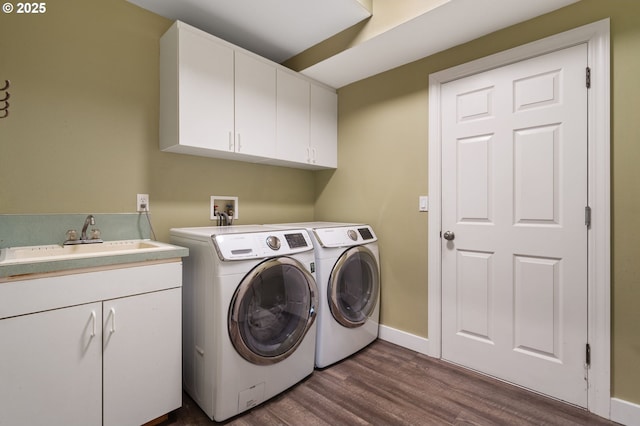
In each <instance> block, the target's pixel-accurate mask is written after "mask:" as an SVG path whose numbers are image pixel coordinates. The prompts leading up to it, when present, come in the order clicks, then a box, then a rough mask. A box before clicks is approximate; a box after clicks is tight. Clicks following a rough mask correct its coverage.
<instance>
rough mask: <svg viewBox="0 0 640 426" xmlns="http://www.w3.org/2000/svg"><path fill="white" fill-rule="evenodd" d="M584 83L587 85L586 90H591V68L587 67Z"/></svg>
mask: <svg viewBox="0 0 640 426" xmlns="http://www.w3.org/2000/svg"><path fill="white" fill-rule="evenodd" d="M586 79H587V81H586V83H587V89H591V68H589V67H587V75H586Z"/></svg>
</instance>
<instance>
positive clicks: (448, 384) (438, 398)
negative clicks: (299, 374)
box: [163, 340, 615, 426]
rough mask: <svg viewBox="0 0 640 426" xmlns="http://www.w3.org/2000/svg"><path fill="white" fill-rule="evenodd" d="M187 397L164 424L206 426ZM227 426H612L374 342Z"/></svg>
mask: <svg viewBox="0 0 640 426" xmlns="http://www.w3.org/2000/svg"><path fill="white" fill-rule="evenodd" d="M212 423H213V422H212V421H211V420H210V419H209V418H208V417H207V416H206V415H205V414H204V412H203V411H202V410H200V408H199V407H198V405H197V404H196V403H195V402H194V401H193V400H192V399H191V398H190V397H189V396H188V395H186V394H184V399H183V407H182V408H181V409H179V410H176V411H174V412H173V413H171V415H170V416H169V419H168V420H167V421H166V422H164V423H163V425H190V426H196V425H211V424H212ZM223 424H225V425H234V426H235V425H237V426H244V425H247V426H253V425H256V426H257V425H260V426H268V425H295V426H312V425H328V426H329V425H330V426H338V425H381V426H382V425H385V426H386V425H394V426H395V425H613V424H615V423H612V422H609V421H607V420H605V419H603V418H601V417H598V416H595V415H593V414H589V413H588V412H587V411H585V410H582V409H580V408H576V407H573V406H570V405H567V404H563V403H561V402H558V401H555V400H552V399H549V398H545V397H543V396H540V395H537V394H535V393H531V392H527V391H526V390H523V389H520V388H518V387H514V386H511V385H508V384H505V383H502V382H500V381H497V380H493V379H491V378H488V377H485V376H483V375H480V374H476V373H474V372H472V371H469V370H466V369H463V368H460V367H458V366H455V365H452V364H449V363H447V362H443V361H440V360H437V359H433V358H430V357H427V356H425V355H422V354H419V353H416V352H413V351H410V350H408V349H405V348H402V347H399V346H396V345H393V344H391V343H388V342H385V341H382V340H378V341H376V342H374V343H373V344H371V345H370V346H368V347H367V348H365V349H363V350H362V351H360V352H358V353H357V354H355V355H353V356H351V357H350V358H348V359H346V360H343V361H342V362H340V363H338V364H335V365H333V366H330V367H328V368H326V369H324V370H316V371H315V372H314V373H313V374H312V375H311V376H310V377H308V378H307V379H305V380H304V381H302V382H301V383H299V384H297V385H296V386H294V387H293V388H291V389H289V390H287V391H285V392H283V393H282V394H280V395H278V396H277V397H275V398H273V399H271V400H269V401H267V402H265V403H263V404H262V405H260V406H258V407H255V408H253V409H252V410H251V411H248V412H245V413H244V414H241V415H239V416H236V417H234V418H232V419H230V420H228V421H227V422H225V423H223Z"/></svg>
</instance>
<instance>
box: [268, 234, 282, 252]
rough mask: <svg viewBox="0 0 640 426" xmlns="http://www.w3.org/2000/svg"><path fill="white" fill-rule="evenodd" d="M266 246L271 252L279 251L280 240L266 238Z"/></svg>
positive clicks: (271, 237) (273, 237)
mask: <svg viewBox="0 0 640 426" xmlns="http://www.w3.org/2000/svg"><path fill="white" fill-rule="evenodd" d="M267 245H268V246H269V248H270V249H271V250H280V238H278V237H276V236H273V235H270V236H268V237H267Z"/></svg>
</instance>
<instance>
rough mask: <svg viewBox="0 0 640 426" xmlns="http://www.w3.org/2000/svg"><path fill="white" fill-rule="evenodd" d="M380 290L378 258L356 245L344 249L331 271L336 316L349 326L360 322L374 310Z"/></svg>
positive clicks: (331, 298) (331, 305)
mask: <svg viewBox="0 0 640 426" xmlns="http://www.w3.org/2000/svg"><path fill="white" fill-rule="evenodd" d="M379 294H380V274H379V272H378V262H377V261H376V258H375V256H374V255H373V253H372V252H371V250H369V249H368V248H366V247H364V246H356V247H351V248H350V249H349V250H347V251H345V252H344V253H342V255H341V256H340V258H338V261H337V262H336V264H335V266H334V267H333V270H332V271H331V276H330V277H329V287H328V289H327V298H328V300H329V308H330V309H331V314H332V315H333V317H334V318H335V320H336V321H338V322H339V323H340V324H342V325H343V326H345V327H349V328H354V327H359V326H361V325H362V324H364V323H365V322H366V321H367V319H368V318H369V317H370V316H371V314H372V313H373V311H374V309H375V307H376V304H377V303H378V297H379Z"/></svg>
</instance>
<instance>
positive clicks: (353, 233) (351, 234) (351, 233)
mask: <svg viewBox="0 0 640 426" xmlns="http://www.w3.org/2000/svg"><path fill="white" fill-rule="evenodd" d="M347 235H348V236H349V238H351V239H352V240H353V241H358V234H357V233H356V231H354V230H353V229H349V230H348V231H347Z"/></svg>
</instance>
